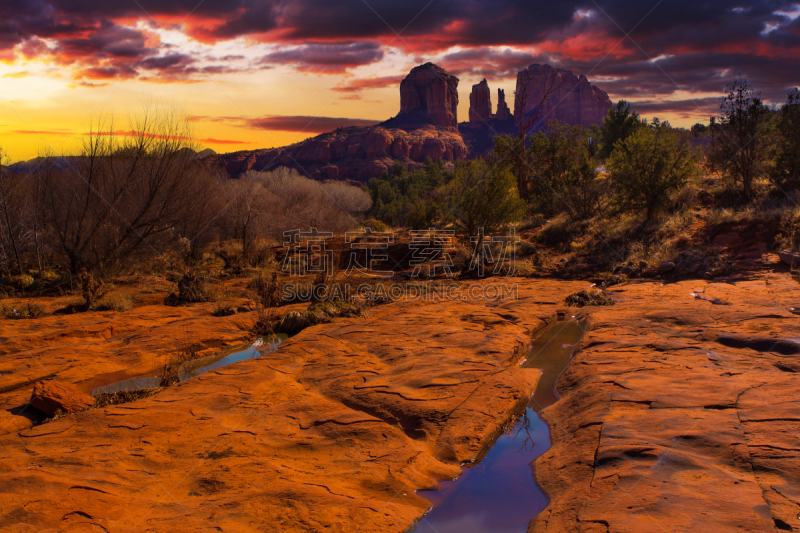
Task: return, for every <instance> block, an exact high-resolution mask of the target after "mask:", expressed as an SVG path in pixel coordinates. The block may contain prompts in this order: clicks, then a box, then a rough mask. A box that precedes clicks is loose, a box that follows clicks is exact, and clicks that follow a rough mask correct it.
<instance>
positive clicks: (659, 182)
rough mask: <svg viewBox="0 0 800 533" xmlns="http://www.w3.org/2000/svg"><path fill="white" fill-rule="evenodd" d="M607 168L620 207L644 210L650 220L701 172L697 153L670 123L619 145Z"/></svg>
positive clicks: (655, 125)
mask: <svg viewBox="0 0 800 533" xmlns="http://www.w3.org/2000/svg"><path fill="white" fill-rule="evenodd" d="M607 167H608V171H609V175H610V176H611V179H612V180H613V181H614V183H615V185H616V190H617V197H616V204H617V205H618V207H619V208H620V209H621V210H623V211H644V212H645V214H646V221H650V220H652V218H653V216H654V215H655V214H656V212H657V211H658V210H659V209H660V208H662V207H663V206H664V204H665V203H666V201H667V200H668V199H669V195H670V193H671V191H674V190H678V189H680V188H681V187H683V186H684V185H685V184H686V183H687V182H688V181H689V180H690V179H692V178H694V177H695V176H697V174H698V173H699V168H698V165H697V157H696V154H695V153H694V152H693V151H692V150H691V149H690V148H689V145H688V144H685V143H684V144H682V145H680V144H679V138H678V134H677V133H675V132H674V131H673V130H672V128H670V127H669V125H668V124H666V123H664V124H661V123H656V124H654V125H653V126H652V127H649V128H640V129H638V130H636V132H635V133H633V134H632V135H631V136H630V137H628V138H627V139H625V140H624V141H619V142H617V144H616V147H615V149H614V152H613V153H612V154H611V157H609V159H608V163H607Z"/></svg>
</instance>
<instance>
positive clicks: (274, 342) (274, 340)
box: [92, 334, 288, 396]
mask: <svg viewBox="0 0 800 533" xmlns="http://www.w3.org/2000/svg"><path fill="white" fill-rule="evenodd" d="M287 338H288V335H284V334H278V335H271V336H270V337H267V338H259V339H258V340H256V342H254V343H253V344H252V345H251V346H249V347H248V348H246V349H244V350H239V351H236V352H233V353H230V354H219V355H211V356H208V357H203V358H200V359H194V360H192V361H187V362H186V363H184V364H183V366H182V367H181V370H180V372H179V374H178V379H179V380H180V381H186V380H187V379H192V378H195V377H197V376H201V375H203V374H205V373H206V372H211V371H212V370H216V369H218V368H222V367H223V366H228V365H232V364H233V363H238V362H239V361H245V360H247V359H252V358H254V357H258V356H259V355H261V354H263V353H270V352H274V351H275V350H277V349H278V346H279V345H280V344H281V342H283V341H285V340H286V339H287ZM264 346H266V347H267V349H266V350H264V349H263V347H264ZM160 385H161V378H160V377H155V376H149V377H139V378H129V379H123V380H122V381H117V382H114V383H111V384H109V385H105V386H103V387H97V388H96V389H93V390H92V396H97V395H98V394H113V393H115V392H132V391H136V390H142V389H154V388H156V387H158V386H160Z"/></svg>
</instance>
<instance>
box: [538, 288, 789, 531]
mask: <svg viewBox="0 0 800 533" xmlns="http://www.w3.org/2000/svg"><path fill="white" fill-rule="evenodd" d="M753 278H754V279H751V280H750V281H737V282H736V283H735V285H733V284H728V283H709V282H705V281H684V282H680V283H675V284H669V285H666V286H661V285H660V284H659V283H655V282H654V283H641V284H630V285H627V286H622V287H619V288H617V287H615V288H614V289H615V290H614V298H615V299H616V300H617V305H615V306H613V307H608V308H597V309H595V310H593V311H592V312H591V316H590V328H591V329H590V330H589V332H588V333H587V335H586V337H585V338H584V340H583V341H582V343H581V349H580V351H579V352H578V353H577V355H576V356H575V358H574V359H573V361H572V362H571V364H570V366H569V367H568V369H567V371H566V372H565V374H564V375H562V377H561V379H560V380H559V385H558V389H557V390H558V392H559V395H560V396H561V398H562V399H561V401H560V402H558V403H556V404H554V405H553V406H552V407H550V408H548V409H547V410H545V412H544V415H545V418H546V419H547V420H548V421H549V422H550V423H551V425H552V437H553V441H554V446H553V447H552V448H551V449H550V450H548V451H547V452H546V453H545V454H544V455H543V456H542V457H541V458H540V459H539V460H537V462H536V473H537V478H538V480H539V483H540V484H541V485H542V486H543V488H544V489H545V491H546V492H547V493H548V494H549V495H550V497H551V503H550V505H549V506H548V508H547V509H545V511H544V512H543V513H541V514H540V515H539V516H538V517H537V518H536V519H535V520H534V521H533V522H532V524H531V527H530V529H529V531H531V532H534V531H536V532H539V531H582V532H606V531H609V532H631V533H634V532H636V533H648V532H664V531H670V532H672V531H685V532H689V531H714V532H721V531H731V532H732V531H753V532H756V531H758V532H762V531H776V530H780V531H791V530H794V531H798V530H800V520H798V513H799V512H800V374H798V373H797V372H798V371H800V317H797V316H795V315H792V314H790V313H789V312H788V311H787V310H786V308H787V307H792V306H796V305H797V303H798V302H800V286H798V284H797V283H796V282H794V281H792V280H791V278H790V276H789V275H788V274H787V273H780V274H776V273H769V274H762V275H759V276H753ZM696 289H699V290H703V291H704V292H702V293H699V294H700V296H702V297H704V298H708V299H712V300H719V301H720V302H721V304H714V303H712V302H710V301H707V300H700V299H697V298H694V297H692V296H690V293H692V292H693V291H694V290H696Z"/></svg>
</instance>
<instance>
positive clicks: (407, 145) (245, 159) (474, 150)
mask: <svg viewBox="0 0 800 533" xmlns="http://www.w3.org/2000/svg"><path fill="white" fill-rule="evenodd" d="M549 80H555V91H553V92H552V94H550V96H549V97H548V98H546V99H545V102H544V107H543V113H542V115H543V117H544V121H540V122H541V123H543V122H546V121H549V120H552V119H557V120H560V121H561V122H565V123H568V124H581V125H584V126H589V125H591V124H598V123H602V122H603V117H605V115H606V113H607V112H608V110H609V109H610V108H611V100H610V99H609V98H608V95H607V94H606V93H605V92H604V91H602V90H601V89H599V88H597V87H595V86H594V85H591V84H590V83H589V81H588V80H587V79H586V77H585V76H581V77H580V78H578V77H576V76H575V75H574V74H572V73H571V72H568V71H565V70H561V69H554V68H553V67H550V66H547V65H531V66H530V67H529V68H528V69H525V70H523V71H521V72H520V73H519V76H518V78H517V90H518V93H521V88H522V87H526V88H527V90H526V92H525V94H526V95H527V96H526V99H525V104H526V105H525V106H524V107H525V110H524V111H525V113H529V112H530V111H531V106H532V105H534V103H536V105H538V102H539V101H541V94H542V87H545V86H546V85H547V84H548V81H549ZM514 107H515V109H514V115H513V116H512V114H511V111H510V110H509V107H508V104H507V103H506V99H505V93H504V91H503V90H502V89H499V90H498V95H497V113H495V114H492V102H491V94H490V88H489V83H488V82H487V80H485V79H484V80H483V81H481V82H480V83H478V84H476V85H473V86H472V92H471V94H470V110H469V122H463V123H461V124H459V123H458V78H456V77H455V76H452V75H450V74H448V73H447V71H446V70H445V69H443V68H441V67H439V66H437V65H434V64H433V63H425V64H424V65H419V66H417V67H414V68H413V69H411V72H409V74H408V76H406V77H405V79H403V81H402V82H401V83H400V112H399V113H398V114H397V115H396V116H395V117H393V118H390V119H389V120H387V121H385V122H383V123H381V124H377V125H375V126H363V127H350V128H340V129H337V130H335V131H332V132H329V133H323V134H322V135H318V136H316V137H313V138H311V139H307V140H305V141H302V142H299V143H296V144H292V145H290V146H284V147H280V148H269V149H264V150H252V151H243V152H234V153H230V154H222V155H216V154H215V155H212V156H210V157H206V158H204V159H203V164H206V165H210V166H215V167H218V168H220V169H223V170H224V171H225V172H227V173H228V174H229V175H231V176H234V177H235V176H239V175H241V174H243V173H245V172H247V171H250V170H257V171H268V170H273V169H275V168H277V167H280V166H287V167H292V168H296V169H297V170H299V171H300V172H302V173H304V174H306V175H308V176H309V177H311V178H314V179H318V180H354V181H360V182H366V181H367V180H369V179H370V178H374V177H378V176H380V175H381V174H382V173H383V172H384V171H387V170H389V169H390V168H391V167H392V165H393V164H394V162H395V161H400V162H402V163H403V164H405V165H406V166H408V167H409V168H418V167H420V166H421V165H422V163H423V161H425V159H426V158H428V157H430V158H431V159H434V160H436V159H442V160H443V161H445V162H446V163H452V162H454V161H456V160H462V159H469V158H474V157H478V156H481V155H483V154H485V153H486V152H487V151H488V150H490V149H491V146H492V139H493V138H494V136H495V135H501V134H514V133H516V131H518V127H517V125H516V121H515V120H514V117H519V116H520V110H519V109H518V108H519V102H518V101H517V102H515V106H514ZM539 126H540V124H538V125H534V129H536V128H538V127H539Z"/></svg>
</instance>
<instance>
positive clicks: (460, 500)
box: [409, 320, 583, 533]
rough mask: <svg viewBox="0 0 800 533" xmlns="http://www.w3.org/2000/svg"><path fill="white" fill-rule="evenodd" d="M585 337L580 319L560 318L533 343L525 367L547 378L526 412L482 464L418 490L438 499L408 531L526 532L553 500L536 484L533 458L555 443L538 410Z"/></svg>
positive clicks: (547, 400) (546, 402) (553, 395)
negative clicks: (438, 484)
mask: <svg viewBox="0 0 800 533" xmlns="http://www.w3.org/2000/svg"><path fill="white" fill-rule="evenodd" d="M582 336H583V330H582V328H581V325H580V324H579V323H578V322H577V321H575V320H567V321H563V322H555V323H553V324H551V325H549V326H547V327H546V328H545V329H544V330H542V331H541V332H540V333H539V334H538V335H537V337H536V338H535V339H534V340H533V342H532V344H531V348H530V351H529V352H528V356H527V358H526V359H525V360H524V362H523V363H522V364H521V365H520V366H522V368H532V369H533V368H538V369H541V370H542V376H541V377H540V378H539V383H538V385H537V386H536V391H535V392H534V394H533V396H531V399H530V401H529V402H528V405H527V406H526V408H525V411H524V412H523V413H522V415H521V416H520V417H519V418H517V419H515V420H513V421H512V422H511V423H510V424H509V426H508V428H507V429H506V431H505V432H504V433H503V434H502V435H500V436H499V437H498V438H497V440H496V442H495V443H494V444H493V445H492V446H491V448H490V449H489V450H488V451H487V452H486V454H485V455H484V456H483V458H482V459H481V460H480V462H478V463H477V464H475V465H473V466H470V467H466V468H464V469H463V472H462V474H461V476H460V477H459V478H458V479H455V480H453V481H446V482H443V483H442V484H441V485H442V488H441V489H440V490H438V491H425V492H419V495H420V496H423V497H424V498H426V499H428V500H430V501H431V502H432V503H433V509H432V510H431V511H430V512H429V513H428V514H426V515H425V516H424V517H422V518H421V519H420V521H419V523H418V524H417V526H416V529H414V528H412V529H410V530H409V533H490V532H491V533H525V532H526V531H527V530H528V523H529V522H530V520H531V519H532V518H533V517H534V516H536V515H537V514H539V513H540V512H541V511H542V510H544V508H545V507H547V504H548V502H549V498H548V497H547V494H545V492H544V491H543V490H542V489H541V488H540V487H539V485H538V484H537V483H536V476H535V472H534V467H533V464H532V462H533V461H534V460H535V459H536V458H537V457H539V456H540V455H542V453H544V452H545V451H546V450H547V449H548V448H549V447H550V444H551V441H550V428H549V427H548V425H547V423H546V422H545V421H544V420H543V419H542V418H541V417H540V416H539V413H540V412H541V411H542V409H544V408H545V407H547V406H548V405H551V404H553V403H555V402H556V401H557V400H558V396H557V395H556V393H555V382H556V379H557V378H558V376H559V375H560V374H561V372H563V371H564V369H565V368H566V366H567V364H568V363H569V359H570V356H571V354H572V350H573V349H574V345H575V344H577V343H578V341H580V339H581V337H582Z"/></svg>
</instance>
